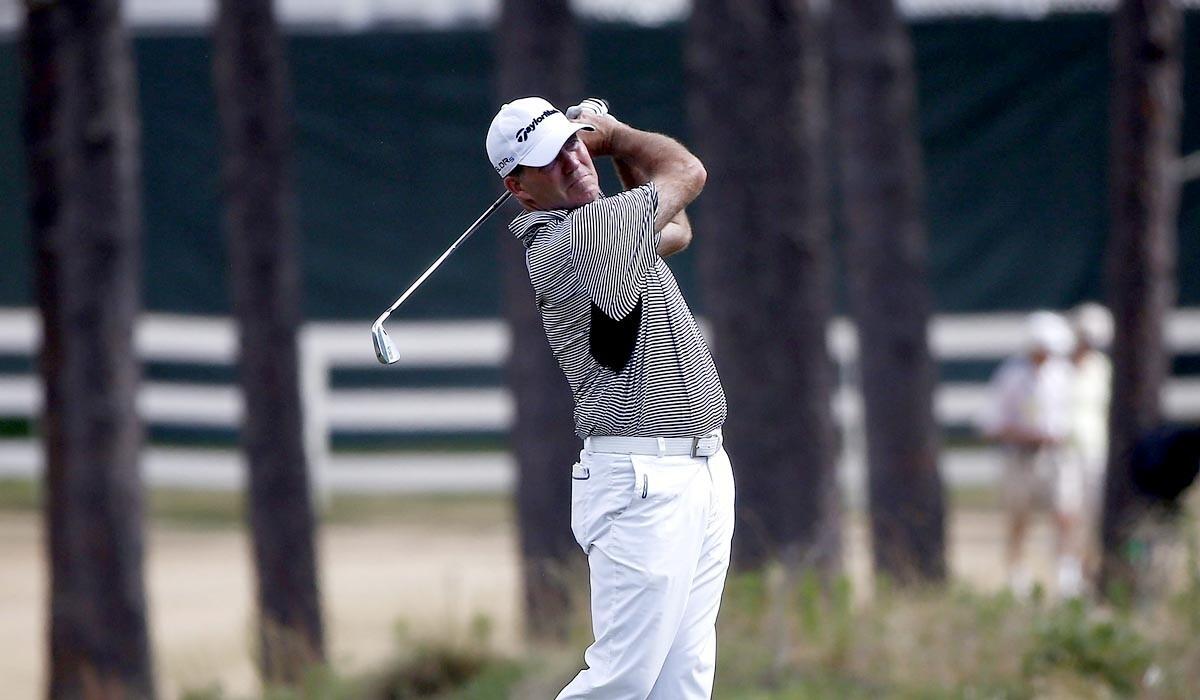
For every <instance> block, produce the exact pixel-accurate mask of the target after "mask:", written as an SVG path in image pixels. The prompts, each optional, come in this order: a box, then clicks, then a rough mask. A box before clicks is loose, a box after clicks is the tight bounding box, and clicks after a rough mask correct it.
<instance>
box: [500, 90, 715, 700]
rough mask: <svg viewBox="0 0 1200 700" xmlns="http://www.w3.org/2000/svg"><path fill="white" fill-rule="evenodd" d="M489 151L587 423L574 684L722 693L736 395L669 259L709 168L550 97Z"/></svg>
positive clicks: (672, 699) (512, 116) (607, 691)
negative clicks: (731, 404) (599, 161)
mask: <svg viewBox="0 0 1200 700" xmlns="http://www.w3.org/2000/svg"><path fill="white" fill-rule="evenodd" d="M487 152H488V157H489V158H490V159H491V162H492V165H493V166H494V167H495V169H496V172H497V173H498V174H499V175H500V177H502V178H503V179H504V185H505V187H507V188H508V190H509V191H510V192H512V193H513V196H514V197H515V198H516V199H517V200H518V201H519V202H520V203H521V205H522V206H523V207H524V208H525V210H526V211H525V212H524V213H522V214H521V215H519V216H518V217H517V218H516V219H514V220H513V222H512V223H511V224H510V225H509V228H510V229H511V230H512V232H513V233H514V234H515V235H516V237H517V239H518V240H520V242H521V244H522V245H524V246H525V249H526V261H527V263H528V266H529V279H530V282H532V284H533V298H532V300H531V301H532V302H533V303H536V304H537V307H538V309H539V311H540V312H541V316H542V325H543V326H544V328H545V331H546V338H547V340H549V342H550V348H551V350H552V351H553V353H554V357H555V358H556V359H557V360H558V363H559V366H561V367H562V370H563V372H564V373H565V374H566V377H567V381H568V383H569V384H570V385H571V392H572V394H573V395H574V399H575V431H576V433H577V434H578V435H579V436H580V437H581V438H583V450H582V451H581V452H580V456H579V462H578V463H577V464H575V465H574V467H573V468H572V470H571V477H572V479H573V481H572V482H571V483H572V490H571V529H572V531H573V533H574V535H575V539H576V541H578V542H579V545H580V546H581V547H582V548H583V550H584V551H585V552H586V553H587V556H588V566H589V568H590V570H591V610H592V628H593V632H594V634H595V642H594V643H593V644H592V645H591V646H589V647H588V649H587V651H586V652H585V653H584V661H585V664H586V666H587V668H585V669H584V670H583V671H581V672H580V673H579V674H578V675H577V676H576V677H575V679H574V680H573V681H571V683H570V684H569V685H567V687H566V688H565V689H563V691H562V692H561V693H560V694H559V696H558V697H559V699H560V700H565V699H567V698H589V699H592V700H609V699H612V700H616V699H617V698H620V699H626V698H628V699H630V700H633V699H637V700H642V699H644V698H658V699H662V700H668V699H669V700H690V699H692V698H708V697H710V696H711V694H712V684H713V666H714V660H715V656H716V630H715V622H716V617H717V608H718V607H719V605H720V600H721V591H722V589H723V588H724V585H725V574H726V571H727V570H728V568H729V548H730V540H731V538H732V536H733V498H734V488H733V473H732V470H731V468H730V464H729V458H728V457H727V456H726V454H725V450H724V449H723V448H722V446H721V432H720V429H721V424H722V423H723V422H724V420H725V394H724V391H723V390H722V388H721V381H720V378H719V377H718V376H717V371H716V369H715V367H714V366H713V361H712V357H711V356H710V354H709V352H708V348H707V346H706V345H705V343H704V339H703V338H702V337H701V335H700V331H699V330H698V329H697V327H696V321H695V319H694V318H693V317H692V313H691V311H690V310H689V309H688V306H687V304H686V303H685V302H684V300H683V297H682V296H681V295H680V293H679V287H678V286H677V285H676V283H675V278H674V276H673V275H672V274H671V271H670V270H669V269H668V268H667V266H666V264H665V263H664V262H663V257H665V256H667V255H670V254H672V253H675V252H677V251H679V250H682V249H683V248H685V247H687V245H688V243H689V242H690V240H691V235H692V234H691V227H690V225H689V223H688V219H687V217H686V215H685V214H684V207H685V206H687V204H688V203H689V202H691V201H692V200H693V199H695V198H696V196H697V195H698V194H700V190H701V189H702V188H703V187H704V181H705V178H706V173H705V171H704V166H703V165H702V164H701V163H700V161H699V160H698V159H697V158H696V157H695V156H694V155H692V154H691V153H690V152H688V150H687V149H686V148H684V147H683V146H682V145H680V144H679V143H678V142H676V141H674V140H673V139H670V138H668V137H666V136H662V135H660V134H653V133H649V132H645V131H639V130H638V129H634V128H632V127H630V126H628V125H626V124H623V123H621V122H619V121H617V120H616V119H615V118H613V117H612V116H611V115H608V114H594V113H588V112H586V111H585V112H584V113H583V114H581V115H580V116H579V117H578V118H577V120H576V121H571V120H568V119H567V118H566V116H565V115H564V114H563V113H562V112H560V111H559V110H558V109H556V108H555V107H554V106H553V105H551V104H550V103H549V102H547V101H546V100H544V99H542V98H539V97H526V98H522V99H519V100H514V101H512V102H510V103H508V104H506V105H504V106H503V107H501V108H500V111H499V113H498V114H496V117H495V118H494V119H493V120H492V124H491V127H490V128H489V130H488V135H487ZM605 156H607V157H610V158H612V160H613V162H614V164H615V166H616V169H617V174H618V176H619V178H620V180H621V182H622V184H623V185H624V186H625V188H626V189H625V191H623V192H621V193H619V194H615V195H612V196H604V195H603V194H601V192H600V185H599V180H598V178H597V176H596V167H595V164H594V162H593V158H599V157H605ZM564 471H565V470H564ZM563 478H566V475H565V474H564V475H563Z"/></svg>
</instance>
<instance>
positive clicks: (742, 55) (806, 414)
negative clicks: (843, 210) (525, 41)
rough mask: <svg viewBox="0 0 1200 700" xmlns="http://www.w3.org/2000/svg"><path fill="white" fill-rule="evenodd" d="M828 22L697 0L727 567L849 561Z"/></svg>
mask: <svg viewBox="0 0 1200 700" xmlns="http://www.w3.org/2000/svg"><path fill="white" fill-rule="evenodd" d="M823 21H824V20H823V18H822V17H820V16H818V15H817V14H815V13H814V12H813V11H812V10H811V9H810V6H809V5H808V4H807V3H796V2H786V1H784V0H772V1H771V2H764V3H743V2H737V1H736V0H697V2H696V3H695V5H694V7H693V10H692V17H691V23H690V27H689V31H688V39H687V68H688V80H689V103H688V106H689V114H690V117H691V120H692V127H693V128H692V133H693V134H694V140H695V142H696V151H697V154H698V155H699V156H700V159H701V160H702V161H704V164H705V166H706V168H707V170H708V172H709V178H708V185H707V187H706V188H705V191H704V193H703V194H702V195H701V197H700V199H699V200H698V204H699V208H698V214H699V216H698V218H697V222H696V227H695V229H696V234H695V236H696V247H697V248H698V251H699V264H700V273H701V280H702V282H703V284H704V290H705V300H706V302H707V304H706V308H707V315H708V318H709V320H710V321H711V323H712V331H713V336H714V345H713V351H714V353H713V354H714V357H715V359H716V361H717V367H718V370H719V371H720V373H721V377H722V380H723V382H724V386H725V390H726V393H727V395H728V399H729V419H728V421H727V422H726V424H725V437H726V445H727V446H728V448H729V453H730V455H731V457H732V459H733V463H734V468H735V470H736V471H737V477H738V524H737V528H738V534H737V537H735V538H734V565H735V566H736V567H738V568H742V569H746V568H757V567H760V566H763V565H765V564H767V563H769V562H772V561H781V562H783V563H784V564H785V565H786V566H788V568H789V569H795V568H814V569H818V570H822V571H833V570H835V569H836V568H838V567H839V566H840V559H841V526H840V507H839V497H838V488H837V481H836V472H835V464H836V463H835V449H834V442H835V440H834V426H833V416H832V409H831V398H830V397H831V392H832V387H833V377H834V372H833V364H832V361H831V360H830V357H829V352H828V349H827V347H826V329H827V327H828V324H829V320H830V314H831V306H832V299H831V296H832V287H831V269H830V265H831V261H830V242H829V236H830V216H829V203H828V191H827V187H826V179H827V172H828V170H827V165H828V159H827V153H826V151H825V150H824V146H823V144H824V142H825V139H826V130H827V123H826V108H827V105H826V99H825V88H826V78H825V63H824V53H823V52H824V45H823V43H822V41H821V36H822V35H823V26H822V23H823Z"/></svg>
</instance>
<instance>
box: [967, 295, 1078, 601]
mask: <svg viewBox="0 0 1200 700" xmlns="http://www.w3.org/2000/svg"><path fill="white" fill-rule="evenodd" d="M1027 333H1028V339H1027V344H1026V349H1025V351H1024V352H1022V353H1020V354H1018V355H1015V356H1013V357H1011V358H1009V359H1008V360H1006V361H1005V362H1004V363H1003V364H1002V365H1001V366H1000V367H999V369H997V370H996V373H995V374H994V375H993V377H992V380H991V386H990V394H991V397H990V402H989V405H988V407H987V410H986V412H985V414H984V415H983V416H981V419H980V428H981V429H982V432H983V434H984V436H985V437H986V438H988V439H989V440H992V441H994V442H995V443H997V444H999V445H1001V446H1002V447H1004V449H1005V454H1006V463H1005V473H1004V476H1003V479H1004V487H1003V493H1004V505H1005V509H1006V511H1007V513H1008V539H1007V547H1006V564H1007V567H1008V578H1009V586H1010V587H1011V588H1012V590H1013V591H1014V592H1016V593H1017V594H1019V595H1025V594H1027V593H1028V592H1029V590H1030V589H1031V587H1032V583H1033V579H1032V576H1031V575H1030V573H1029V569H1028V567H1027V565H1026V564H1025V562H1024V557H1023V550H1024V545H1025V539H1026V535H1027V533H1028V530H1029V524H1030V520H1031V518H1032V515H1033V511H1034V509H1035V508H1037V507H1039V506H1042V507H1044V506H1045V505H1047V501H1049V500H1050V498H1049V497H1050V496H1051V495H1052V493H1053V491H1054V490H1056V489H1057V487H1058V486H1059V483H1058V479H1057V478H1056V477H1057V472H1058V465H1059V463H1060V462H1061V461H1062V450H1063V446H1064V445H1065V443H1066V441H1067V438H1068V436H1069V430H1070V419H1069V415H1068V410H1067V408H1068V400H1069V396H1070V390H1071V365H1070V363H1069V362H1067V361H1066V359H1065V358H1064V356H1065V355H1066V354H1067V353H1068V352H1069V351H1070V349H1071V344H1072V341H1071V329H1070V326H1069V325H1068V324H1067V322H1066V320H1065V319H1063V318H1062V317H1061V316H1059V315H1058V314H1054V313H1050V312H1048V311H1038V312H1035V313H1033V314H1031V315H1030V316H1029V319H1028V322H1027ZM1055 496H1056V497H1055V499H1054V500H1055V501H1056V502H1057V501H1058V498H1057V494H1055ZM1055 524H1056V536H1057V537H1056V540H1057V542H1056V543H1057V553H1058V555H1059V564H1060V567H1059V568H1060V584H1061V583H1062V581H1061V579H1062V577H1063V574H1062V570H1063V569H1064V568H1066V569H1070V568H1071V565H1070V562H1069V561H1067V562H1064V561H1063V560H1064V558H1066V557H1069V556H1070V554H1069V552H1068V551H1067V547H1066V544H1067V534H1068V533H1067V531H1066V529H1067V528H1068V527H1069V526H1070V522H1069V520H1067V519H1063V518H1055ZM1064 564H1065V565H1066V566H1065V567H1064ZM1076 568H1077V567H1076ZM1068 577H1069V574H1068ZM1067 585H1068V587H1069V586H1070V585H1071V582H1070V581H1067ZM1076 587H1077V584H1076Z"/></svg>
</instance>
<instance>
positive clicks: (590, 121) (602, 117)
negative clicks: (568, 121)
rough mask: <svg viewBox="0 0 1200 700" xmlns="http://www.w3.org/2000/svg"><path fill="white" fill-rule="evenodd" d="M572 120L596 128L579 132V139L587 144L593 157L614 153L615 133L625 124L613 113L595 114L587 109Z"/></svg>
mask: <svg viewBox="0 0 1200 700" xmlns="http://www.w3.org/2000/svg"><path fill="white" fill-rule="evenodd" d="M572 121H574V122H577V123H580V124H587V125H588V126H590V127H592V128H593V129H594V131H586V130H581V131H579V132H578V134H579V140H580V141H582V142H583V145H584V146H587V149H588V153H590V154H592V157H593V158H596V157H598V156H611V155H612V154H613V148H612V139H613V133H614V132H615V131H616V130H617V129H620V128H621V127H623V126H625V125H624V124H622V123H621V122H619V121H617V119H616V118H615V117H613V116H612V115H611V114H593V113H592V112H589V111H587V110H584V111H582V112H580V113H579V115H578V116H576V117H575V118H574V119H573V120H572Z"/></svg>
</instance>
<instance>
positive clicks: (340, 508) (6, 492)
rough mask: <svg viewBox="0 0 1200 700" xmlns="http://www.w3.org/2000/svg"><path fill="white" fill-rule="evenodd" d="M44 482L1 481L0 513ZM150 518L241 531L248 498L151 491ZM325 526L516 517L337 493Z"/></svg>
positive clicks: (499, 500) (441, 498) (459, 505)
mask: <svg viewBox="0 0 1200 700" xmlns="http://www.w3.org/2000/svg"><path fill="white" fill-rule="evenodd" d="M41 489H42V487H41V483H40V482H38V481H33V480H30V479H0V512H3V511H15V512H34V511H37V510H39V509H40V508H41V504H42V494H41ZM146 497H147V501H146V508H147V514H148V516H149V519H150V521H151V522H152V523H154V524H158V525H168V526H173V527H194V528H218V529H219V528H241V527H243V526H244V523H245V517H244V513H245V495H244V494H242V493H241V492H221V491H193V490H183V489H153V490H150V491H148V492H147V494H146ZM320 517H321V521H322V523H323V524H326V525H354V524H363V523H373V522H386V523H391V524H396V525H411V526H430V525H431V524H433V523H436V524H437V526H438V527H439V528H442V529H447V528H448V529H462V530H468V531H469V530H477V529H480V528H491V527H496V526H497V525H498V524H503V523H507V522H510V521H511V520H512V518H513V513H512V503H511V499H509V498H508V497H506V496H503V495H486V494H484V495H479V494H445V495H436V494H435V495H428V494H419V495H406V494H399V495H397V494H382V495H376V494H346V495H335V496H333V497H332V498H331V499H330V501H329V502H328V503H327V504H325V507H324V508H323V509H322V511H321V515H320Z"/></svg>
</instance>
